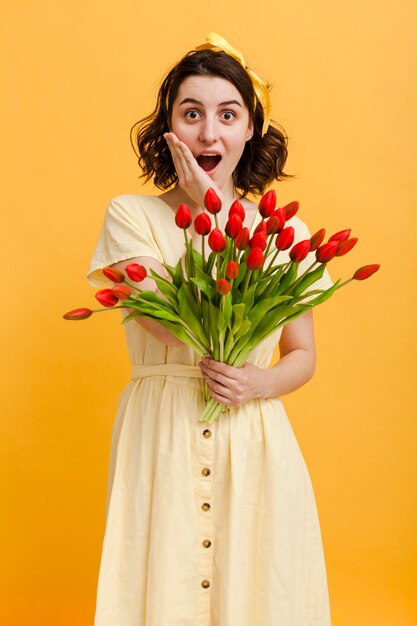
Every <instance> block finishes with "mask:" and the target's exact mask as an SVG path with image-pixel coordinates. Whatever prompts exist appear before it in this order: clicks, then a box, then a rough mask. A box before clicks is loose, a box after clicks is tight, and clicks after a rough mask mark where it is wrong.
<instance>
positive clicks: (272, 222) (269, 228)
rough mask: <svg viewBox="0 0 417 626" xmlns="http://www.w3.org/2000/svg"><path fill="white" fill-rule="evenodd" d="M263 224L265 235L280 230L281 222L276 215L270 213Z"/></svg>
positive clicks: (273, 233)
mask: <svg viewBox="0 0 417 626" xmlns="http://www.w3.org/2000/svg"><path fill="white" fill-rule="evenodd" d="M263 223H265V222H263ZM265 224H266V234H267V235H275V233H277V232H278V231H279V230H281V222H280V220H279V218H278V217H277V216H276V215H271V217H270V218H269V220H268V221H267V222H266V223H265Z"/></svg>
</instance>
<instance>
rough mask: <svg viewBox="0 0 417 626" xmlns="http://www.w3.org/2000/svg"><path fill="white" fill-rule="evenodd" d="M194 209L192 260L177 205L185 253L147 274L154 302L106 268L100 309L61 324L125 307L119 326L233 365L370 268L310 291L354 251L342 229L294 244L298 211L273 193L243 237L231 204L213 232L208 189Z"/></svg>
mask: <svg viewBox="0 0 417 626" xmlns="http://www.w3.org/2000/svg"><path fill="white" fill-rule="evenodd" d="M204 204H205V208H206V210H207V212H202V213H200V214H199V215H197V217H196V218H195V220H194V230H195V232H196V233H197V234H198V235H201V237H202V247H201V253H200V252H198V251H197V250H196V249H195V248H194V246H193V242H192V239H191V238H190V237H189V235H188V234H187V229H188V228H189V227H190V226H191V224H192V216H191V212H190V210H189V208H188V206H187V205H185V204H181V205H180V206H179V207H178V210H177V212H176V214H175V223H176V225H177V226H178V227H179V228H181V229H182V230H183V231H184V240H185V255H184V256H183V257H182V258H181V259H180V260H179V261H178V263H177V265H176V266H175V267H172V266H170V265H167V264H164V268H165V270H166V271H167V273H168V276H169V278H170V280H168V279H167V278H166V277H163V276H160V275H158V274H157V273H156V272H154V271H153V270H150V273H151V276H152V278H153V279H154V281H155V283H156V285H157V286H158V289H159V292H160V294H161V295H158V294H157V293H155V292H154V291H150V290H142V289H141V288H140V283H141V281H143V280H144V278H146V276H147V271H146V269H145V268H144V267H143V266H141V265H138V264H136V263H131V264H129V265H127V266H126V268H125V271H126V274H127V276H125V275H124V274H123V273H122V272H120V271H118V270H116V269H113V268H111V267H106V268H104V269H103V270H102V271H103V273H104V275H105V276H106V277H107V278H108V279H109V280H110V281H112V282H113V283H114V287H113V288H111V289H110V288H108V289H101V290H100V291H98V292H97V293H96V298H97V300H98V301H99V302H100V303H101V304H102V305H103V306H104V307H105V308H104V309H96V310H91V309H87V308H82V309H75V310H73V311H70V312H68V313H66V314H65V315H64V318H65V319H68V320H80V319H85V318H87V317H89V316H90V315H92V313H95V312H99V311H103V310H108V309H109V308H112V309H117V308H129V309H132V311H131V312H130V313H129V314H128V315H127V316H126V317H125V318H124V320H123V323H126V322H128V321H129V320H131V319H132V318H135V317H146V318H150V319H153V320H156V321H158V322H159V323H160V324H162V325H163V326H165V327H166V328H167V329H168V330H169V331H170V332H171V333H172V334H173V335H175V336H176V337H177V338H178V339H180V340H181V341H183V342H184V343H185V344H187V345H188V346H191V347H192V348H193V349H194V350H195V351H196V352H197V353H198V354H199V355H201V356H206V355H209V356H210V357H211V358H213V359H214V360H216V361H222V362H224V363H227V364H229V365H233V366H235V367H240V366H242V365H243V364H244V363H245V361H246V359H247V357H248V355H249V354H250V352H251V351H252V350H253V349H254V348H255V347H256V346H257V345H258V344H259V343H260V342H261V341H262V340H263V339H265V338H266V337H267V336H268V335H270V334H271V333H273V332H274V331H276V330H277V329H278V328H280V327H281V326H283V325H284V324H287V323H288V322H290V321H292V320H294V319H295V318H296V317H298V316H299V315H301V314H303V313H304V312H305V311H307V310H308V309H311V308H312V307H314V306H317V305H318V304H321V303H322V302H324V301H325V300H327V299H328V298H330V296H332V295H333V294H334V292H335V291H336V290H337V289H340V288H341V287H343V286H344V285H346V284H347V283H349V282H350V281H352V280H364V279H366V278H368V277H369V276H371V275H372V274H373V273H375V272H376V271H377V270H378V269H379V265H377V264H375V265H366V266H364V267H361V268H359V269H358V270H356V272H355V273H354V274H353V276H352V277H351V278H349V279H348V280H345V281H344V282H341V280H340V279H339V280H337V281H336V282H335V283H334V284H333V285H332V286H331V287H330V288H328V289H324V290H323V289H317V288H314V284H315V283H316V281H317V280H319V279H320V278H321V277H322V276H323V273H324V270H325V268H326V264H327V263H328V262H329V261H330V260H331V259H333V258H334V257H336V256H342V255H344V254H346V253H347V252H349V251H350V250H351V249H352V248H353V246H354V245H355V244H356V242H357V238H356V237H352V238H350V229H347V230H343V231H340V232H338V233H335V234H334V235H332V236H331V237H330V238H329V239H328V241H327V242H326V243H323V241H324V236H325V230H324V228H323V229H321V230H319V231H318V232H316V233H315V234H314V235H313V236H312V237H311V238H310V239H306V240H303V241H299V242H297V243H295V244H294V228H293V227H292V226H290V225H288V224H287V223H288V222H289V221H290V220H291V218H292V217H293V216H294V215H295V213H296V212H297V210H298V206H299V203H298V202H297V201H294V202H290V203H289V204H288V205H286V206H284V207H282V208H278V209H277V208H276V194H275V191H273V190H270V191H268V192H267V193H266V194H265V195H263V196H262V198H261V200H260V202H259V212H260V214H261V217H262V220H261V221H260V223H259V225H258V226H257V228H256V229H255V231H254V234H253V236H252V237H251V236H250V232H249V229H248V228H247V227H245V226H243V223H244V219H245V211H244V208H243V206H242V204H241V202H239V200H235V202H233V204H232V205H231V207H230V210H229V215H228V221H227V223H226V227H225V232H224V233H223V232H222V231H221V230H220V229H219V227H218V220H217V214H218V213H219V211H220V210H221V209H222V204H221V201H220V199H219V197H218V196H217V194H216V193H215V191H214V189H212V188H210V189H208V191H207V193H206V195H205V199H204ZM210 216H213V218H214V223H215V227H214V228H213V224H212V218H211V217H210ZM206 239H207V243H208V248H209V250H208V249H207V246H206ZM284 250H289V260H286V261H285V262H283V263H279V262H277V259H278V260H279V254H280V252H282V251H284ZM312 252H314V254H313V255H311V256H312V257H313V258H312V263H311V264H310V265H309V266H308V267H307V269H305V271H303V272H299V267H300V262H301V261H303V260H304V259H305V258H306V257H307V255H308V254H310V253H312ZM313 259H314V260H313ZM224 409H225V406H224V405H222V404H220V403H218V402H217V401H215V400H214V399H213V398H210V399H209V400H208V402H207V405H206V408H205V409H204V411H203V413H202V414H201V415H200V418H199V419H200V421H203V420H206V421H207V422H212V421H213V420H215V419H217V418H218V417H219V415H220V413H221V412H222V410H224Z"/></svg>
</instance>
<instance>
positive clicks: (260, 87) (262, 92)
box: [195, 33, 271, 136]
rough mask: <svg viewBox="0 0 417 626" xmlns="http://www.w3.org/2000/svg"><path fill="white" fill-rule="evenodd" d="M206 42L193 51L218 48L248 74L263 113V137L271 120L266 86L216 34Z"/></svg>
mask: <svg viewBox="0 0 417 626" xmlns="http://www.w3.org/2000/svg"><path fill="white" fill-rule="evenodd" d="M206 41H207V43H203V44H201V46H196V47H195V49H196V50H207V49H213V48H219V49H220V50H223V52H226V54H228V55H229V56H231V57H233V58H234V59H235V60H236V61H237V62H238V63H240V65H241V66H242V67H243V68H244V69H245V70H246V71H247V73H248V74H249V77H250V79H251V81H252V85H253V89H254V91H255V93H256V96H257V98H258V100H259V102H260V103H261V106H262V108H263V111H264V123H263V126H262V136H263V135H264V134H265V133H266V131H267V130H268V126H269V122H270V119H271V100H270V98H269V91H268V88H267V86H266V85H265V83H264V82H263V81H262V80H261V79H260V78H259V76H258V75H257V74H255V72H253V71H252V70H250V69H249V68H248V67H246V64H245V59H244V58H243V55H242V54H241V53H240V52H238V51H237V50H235V48H233V47H232V46H231V45H230V43H228V42H227V41H226V39H224V38H223V37H221V36H220V35H217V33H209V34H208V35H207V37H206Z"/></svg>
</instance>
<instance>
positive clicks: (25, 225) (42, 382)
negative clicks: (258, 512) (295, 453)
mask: <svg viewBox="0 0 417 626" xmlns="http://www.w3.org/2000/svg"><path fill="white" fill-rule="evenodd" d="M117 7H118V8H117ZM261 9H262V11H261ZM1 12H2V15H1V16H0V29H1V32H0V35H1V41H2V44H3V51H2V55H1V56H2V68H3V69H2V75H3V88H2V92H3V96H2V103H1V107H2V111H1V116H0V121H1V125H2V128H1V135H0V136H1V150H2V153H3V158H2V165H1V170H2V174H3V182H2V190H1V200H2V223H3V224H4V226H3V228H2V233H3V234H2V245H1V255H2V261H1V268H2V273H3V280H2V284H3V287H2V302H3V306H2V323H1V325H0V332H1V345H2V357H3V359H4V362H3V368H2V394H3V396H2V399H1V413H2V420H1V442H2V443H1V445H2V451H1V456H0V466H1V471H2V477H1V481H0V482H1V487H0V488H1V503H2V513H1V516H0V537H1V539H0V541H1V549H0V552H1V561H2V564H3V567H2V574H1V580H0V589H1V592H0V593H1V594H2V595H3V597H2V598H1V599H0V604H1V606H2V609H1V621H2V623H4V624H7V625H8V626H23V625H24V626H27V625H28V624H30V625H31V626H32V625H33V626H35V625H40V626H74V625H77V626H78V625H79V626H88V625H90V624H92V618H93V611H94V602H95V589H96V577H97V573H98V566H99V558H100V553H101V541H102V534H103V530H104V507H105V492H106V476H107V464H108V454H109V446H110V436H111V426H112V420H113V416H114V413H115V409H116V403H117V399H118V396H119V393H120V392H121V390H122V388H123V386H124V385H125V383H126V382H127V380H128V376H129V364H128V359H127V352H126V349H125V347H124V343H123V331H122V329H121V327H120V324H119V317H118V316H116V314H113V313H108V314H106V315H102V316H97V317H94V318H92V319H90V320H87V321H85V322H80V323H78V324H72V323H68V322H65V321H64V320H62V319H61V315H62V313H63V312H64V311H67V310H69V309H71V308H74V307H75V306H82V305H83V306H91V305H93V304H94V302H95V300H94V297H93V295H94V290H93V289H92V288H91V287H89V285H88V284H87V283H86V281H85V280H84V275H85V272H86V269H87V266H88V262H89V257H90V254H91V252H92V250H93V247H94V245H95V241H96V237H97V235H98V231H99V228H100V226H101V222H102V218H103V214H104V210H105V207H106V204H107V202H108V201H109V200H110V199H111V198H112V197H114V196H115V195H118V194H120V193H126V192H131V193H141V192H143V189H144V188H143V187H142V186H141V183H140V181H139V180H138V173H139V172H138V170H137V166H136V162H135V157H134V154H133V152H132V151H131V148H130V144H129V136H128V135H129V129H130V126H131V125H132V124H133V123H134V122H135V121H136V120H137V119H138V118H140V117H141V116H143V115H144V114H145V113H147V112H149V111H150V108H151V107H152V104H153V101H154V97H155V93H156V88H157V85H158V82H159V79H160V77H161V75H162V74H163V73H164V72H165V71H166V70H167V69H168V67H169V66H170V65H171V64H172V63H173V62H174V61H175V60H177V59H179V58H180V57H181V55H182V54H183V53H185V52H186V51H187V50H188V49H190V48H192V47H193V46H194V45H196V44H198V43H202V42H203V41H204V36H205V34H206V33H207V32H208V31H210V30H214V31H217V32H220V33H221V34H223V36H225V37H226V38H227V39H229V40H230V42H231V43H232V44H234V45H235V46H236V47H237V48H240V49H241V50H242V51H243V52H244V54H245V57H246V59H247V61H248V64H249V65H250V66H252V67H253V68H254V69H256V70H258V71H259V72H260V73H261V74H262V75H264V76H265V77H267V78H268V79H269V80H271V81H272V82H273V83H274V85H275V87H274V90H273V114H274V118H275V119H277V120H278V121H280V122H281V123H282V124H283V126H284V127H285V129H286V130H287V132H288V134H289V137H290V157H289V161H288V168H287V170H288V171H289V172H291V173H295V174H297V175H298V178H297V179H296V180H294V181H292V182H287V183H280V184H278V185H277V186H276V188H277V189H278V193H279V198H280V203H281V204H284V203H285V202H288V201H290V200H292V199H298V200H299V201H300V206H301V208H300V216H301V217H302V218H303V219H304V220H305V221H307V223H308V224H309V226H310V228H311V229H312V230H315V229H318V228H320V227H322V226H324V227H326V229H327V230H328V232H329V234H330V233H331V232H334V231H335V230H339V229H341V228H345V227H351V228H352V231H353V233H352V234H353V235H357V236H359V238H360V241H359V243H358V245H357V246H356V248H355V249H354V251H352V252H351V253H350V255H348V256H346V257H343V258H341V259H338V260H335V261H334V262H333V265H332V266H331V267H329V269H330V271H331V274H332V276H333V278H337V277H338V276H345V277H347V276H348V275H349V274H350V271H351V270H352V269H354V268H356V267H359V266H360V265H363V264H366V263H373V262H380V263H381V265H382V268H381V270H380V272H379V273H378V274H376V275H375V276H374V277H373V278H372V279H370V280H369V281H368V282H367V283H354V284H352V285H350V286H349V287H347V288H346V289H344V290H343V291H342V292H339V293H338V294H337V295H336V296H335V297H334V299H333V300H331V301H330V302H327V303H326V304H324V305H323V306H322V307H320V309H318V310H317V311H316V314H315V317H316V327H317V331H316V338H317V344H318V355H319V360H318V370H317V373H316V376H315V378H314V379H313V381H311V382H310V383H309V384H308V385H307V386H306V387H304V388H303V389H301V390H299V391H298V392H297V393H296V394H294V395H293V396H290V397H288V398H286V406H287V409H288V412H289V416H290V419H291V423H292V425H293V428H294V430H295V432H296V435H297V438H298V440H299V443H300V445H301V447H302V450H303V453H304V456H305V459H306V462H307V465H308V467H309V470H310V473H311V477H312V480H313V484H314V487H315V493H316V498H317V504H318V509H319V515H320V520H321V527H322V534H323V541H324V547H325V553H326V561H327V567H328V579H329V590H330V596H331V608H332V614H333V620H334V626H352V625H354V626H374V625H375V626H393V625H395V626H411V625H412V624H416V623H417V600H416V598H417V596H416V594H415V593H413V587H415V584H416V536H417V535H416V527H417V524H416V517H417V516H416V507H415V497H416V482H417V478H416V465H415V453H416V450H415V440H416V419H415V417H416V411H415V391H414V389H415V380H414V378H415V353H416V342H415V335H416V324H415V315H416V311H415V302H416V295H415V289H414V281H413V280H412V275H411V270H412V269H414V270H415V247H416V246H415V232H416V217H415V215H416V212H415V192H416V178H415V171H416V156H417V155H416V147H417V141H416V122H415V119H416V116H415V112H416V105H417V102H416V80H415V78H416V76H415V62H416V57H417V55H416V37H415V33H416V28H415V27H416V15H417V5H416V4H415V3H414V2H411V0H407V1H404V2H400V3H398V2H394V1H393V0H379V1H378V2H377V1H376V0H351V1H350V2H346V3H344V4H338V3H335V2H334V1H333V0H316V2H311V3H308V2H305V1H304V2H301V1H300V0H293V1H292V2H285V3H278V2H276V1H275V0H274V1H273V0H267V1H266V2H263V3H247V5H246V6H245V5H243V9H242V1H241V0H229V2H227V3H225V2H223V1H220V0H211V1H210V0H209V1H208V2H206V3H203V4H201V3H190V2H189V1H185V0H176V2H168V0H163V1H162V3H161V2H160V3H157V4H155V3H150V2H147V3H145V2H137V1H136V2H135V1H134V0H123V2H121V3H115V2H108V1H107V2H106V1H103V0H100V1H99V0H85V1H84V2H65V3H62V2H56V1H52V0H38V1H34V0H23V1H22V2H16V1H14V0H3V2H2V3H1ZM249 27H250V31H249ZM413 70H414V72H413ZM147 191H150V192H152V187H148V188H147ZM413 320H414V321H413ZM236 626H238V625H236ZM254 626H255V625H254ZM257 626H262V625H260V624H259V625H257Z"/></svg>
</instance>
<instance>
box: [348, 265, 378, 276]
mask: <svg viewBox="0 0 417 626" xmlns="http://www.w3.org/2000/svg"><path fill="white" fill-rule="evenodd" d="M379 268H380V265H379V264H378V263H376V264H375V265H364V266H363V267H360V268H359V269H358V270H356V272H355V273H354V274H353V276H352V278H354V279H355V280H365V279H366V278H369V277H370V276H372V274H375V272H377V271H378V270H379Z"/></svg>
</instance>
